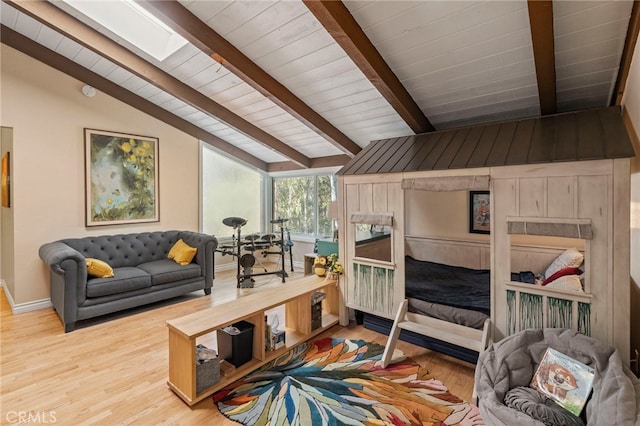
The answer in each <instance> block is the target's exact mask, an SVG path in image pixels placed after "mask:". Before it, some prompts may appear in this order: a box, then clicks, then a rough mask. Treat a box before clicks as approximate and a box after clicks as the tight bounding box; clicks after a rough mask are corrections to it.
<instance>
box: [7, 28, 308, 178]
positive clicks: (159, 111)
mask: <svg viewBox="0 0 640 426" xmlns="http://www.w3.org/2000/svg"><path fill="white" fill-rule="evenodd" d="M0 38H1V39H2V43H3V44H5V45H7V46H10V47H12V48H14V49H16V50H18V51H20V52H22V53H24V54H25V55H27V56H30V57H32V58H34V59H36V60H37V61H40V62H42V63H44V64H46V65H48V66H50V67H52V68H54V69H57V70H58V71H60V72H63V73H65V74H67V75H69V76H71V77H73V78H75V79H76V80H78V81H81V82H83V83H86V84H89V85H91V86H93V87H95V88H96V89H98V90H99V91H101V92H103V93H104V94H106V95H109V96H111V97H113V98H115V99H118V100H119V101H121V102H124V103H125V104H128V105H130V106H131V107H133V108H136V109H138V110H139V111H142V112H143V113H145V114H148V115H150V116H151V117H154V118H156V119H158V120H160V121H162V122H164V123H167V124H168V125H170V126H173V127H175V128H176V129H178V130H181V131H183V132H185V133H186V134H188V135H191V136H193V137H194V138H196V139H199V140H202V141H204V142H206V143H208V144H209V145H211V146H213V147H215V148H217V149H219V150H221V151H223V152H225V153H227V154H229V155H232V156H234V157H236V158H238V159H239V160H240V161H243V162H245V163H247V164H250V165H252V166H255V167H257V168H259V169H261V170H264V171H267V170H268V168H269V165H268V163H266V162H265V161H263V160H261V159H259V158H257V157H254V156H253V155H251V154H249V153H247V152H245V151H243V150H241V149H239V148H238V147H236V146H234V145H231V144H230V143H228V142H226V141H224V140H222V139H220V138H219V137H217V136H215V135H212V134H211V133H208V132H206V131H205V130H202V129H201V128H200V127H198V126H196V125H194V124H192V123H190V122H188V121H187V120H185V119H183V118H180V117H178V116H177V115H175V114H172V113H170V112H169V111H167V110H165V109H164V108H161V107H159V106H158V105H156V104H154V103H153V102H150V101H148V100H146V99H144V98H143V97H141V96H138V95H136V94H134V93H132V92H130V91H128V90H126V89H124V88H122V87H121V86H119V85H117V84H115V83H113V82H112V81H110V80H107V79H106V78H104V77H102V76H100V75H98V74H96V73H94V72H93V71H90V70H88V69H86V68H84V67H82V66H80V65H78V64H77V63H75V62H73V61H72V60H70V59H68V58H65V57H64V56H62V55H60V54H58V53H56V52H54V51H52V50H50V49H48V48H46V47H44V46H42V45H41V44H39V43H36V42H35V41H33V40H31V39H29V38H27V37H25V36H23V35H22V34H20V33H18V32H16V31H14V30H12V29H10V28H7V27H5V26H4V25H2V26H1V27H0ZM291 164H296V163H293V162H292V163H291ZM296 166H297V167H301V166H300V165H297V164H296Z"/></svg>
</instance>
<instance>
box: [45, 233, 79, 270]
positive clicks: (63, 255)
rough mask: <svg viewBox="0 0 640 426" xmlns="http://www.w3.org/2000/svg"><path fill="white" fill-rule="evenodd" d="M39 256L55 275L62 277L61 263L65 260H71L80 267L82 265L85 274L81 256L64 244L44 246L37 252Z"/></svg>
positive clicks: (58, 242) (54, 243)
mask: <svg viewBox="0 0 640 426" xmlns="http://www.w3.org/2000/svg"><path fill="white" fill-rule="evenodd" d="M38 254H39V255H40V259H42V260H43V261H44V263H46V264H47V265H49V267H50V268H51V271H52V272H55V273H56V274H60V275H63V274H64V273H65V269H64V267H63V262H64V261H65V260H73V261H75V262H77V263H78V264H79V266H80V267H81V265H84V269H85V274H86V269H87V263H86V260H85V258H84V256H83V255H81V254H80V253H79V252H78V251H77V250H74V249H72V248H71V247H69V246H68V245H66V244H65V243H62V242H60V241H56V242H53V243H47V244H44V245H43V246H42V247H40V250H39V251H38Z"/></svg>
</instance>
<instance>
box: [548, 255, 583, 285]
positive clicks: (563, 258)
mask: <svg viewBox="0 0 640 426" xmlns="http://www.w3.org/2000/svg"><path fill="white" fill-rule="evenodd" d="M583 260H584V255H583V254H582V253H580V252H579V251H578V250H577V249H575V248H570V249H566V250H565V251H564V252H562V254H560V256H558V257H557V258H556V259H555V260H554V261H553V262H552V263H551V265H549V267H548V268H547V270H546V271H545V273H544V277H545V278H549V277H550V276H551V275H553V274H555V273H556V272H558V271H559V270H560V269H564V268H577V267H578V266H580V265H582V261H583Z"/></svg>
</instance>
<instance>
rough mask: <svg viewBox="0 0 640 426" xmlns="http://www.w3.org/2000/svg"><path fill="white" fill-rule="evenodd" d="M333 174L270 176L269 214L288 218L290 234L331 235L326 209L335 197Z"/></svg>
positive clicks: (330, 221)
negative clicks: (271, 201)
mask: <svg viewBox="0 0 640 426" xmlns="http://www.w3.org/2000/svg"><path fill="white" fill-rule="evenodd" d="M336 183H337V180H336V177H335V176H332V175H315V176H297V177H286V178H274V179H273V217H274V218H284V219H289V221H288V222H287V225H288V228H289V230H290V231H291V233H292V234H297V235H304V236H309V237H312V238H313V237H322V238H326V237H331V236H332V234H333V227H332V219H330V218H329V217H328V216H327V208H328V206H329V203H330V202H331V201H334V200H335V199H336Z"/></svg>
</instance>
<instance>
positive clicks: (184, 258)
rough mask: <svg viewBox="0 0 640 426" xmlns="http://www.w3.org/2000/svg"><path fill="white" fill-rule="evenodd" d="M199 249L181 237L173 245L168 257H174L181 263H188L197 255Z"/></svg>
mask: <svg viewBox="0 0 640 426" xmlns="http://www.w3.org/2000/svg"><path fill="white" fill-rule="evenodd" d="M197 251H198V249H197V248H195V247H191V246H190V245H189V244H187V243H185V242H184V241H182V239H179V240H178V241H176V243H175V244H174V245H173V247H171V250H169V254H168V255H167V258H169V259H173V260H174V261H176V262H177V263H179V264H180V265H188V264H190V263H191V261H192V260H193V258H194V257H195V255H196V252H197Z"/></svg>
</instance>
